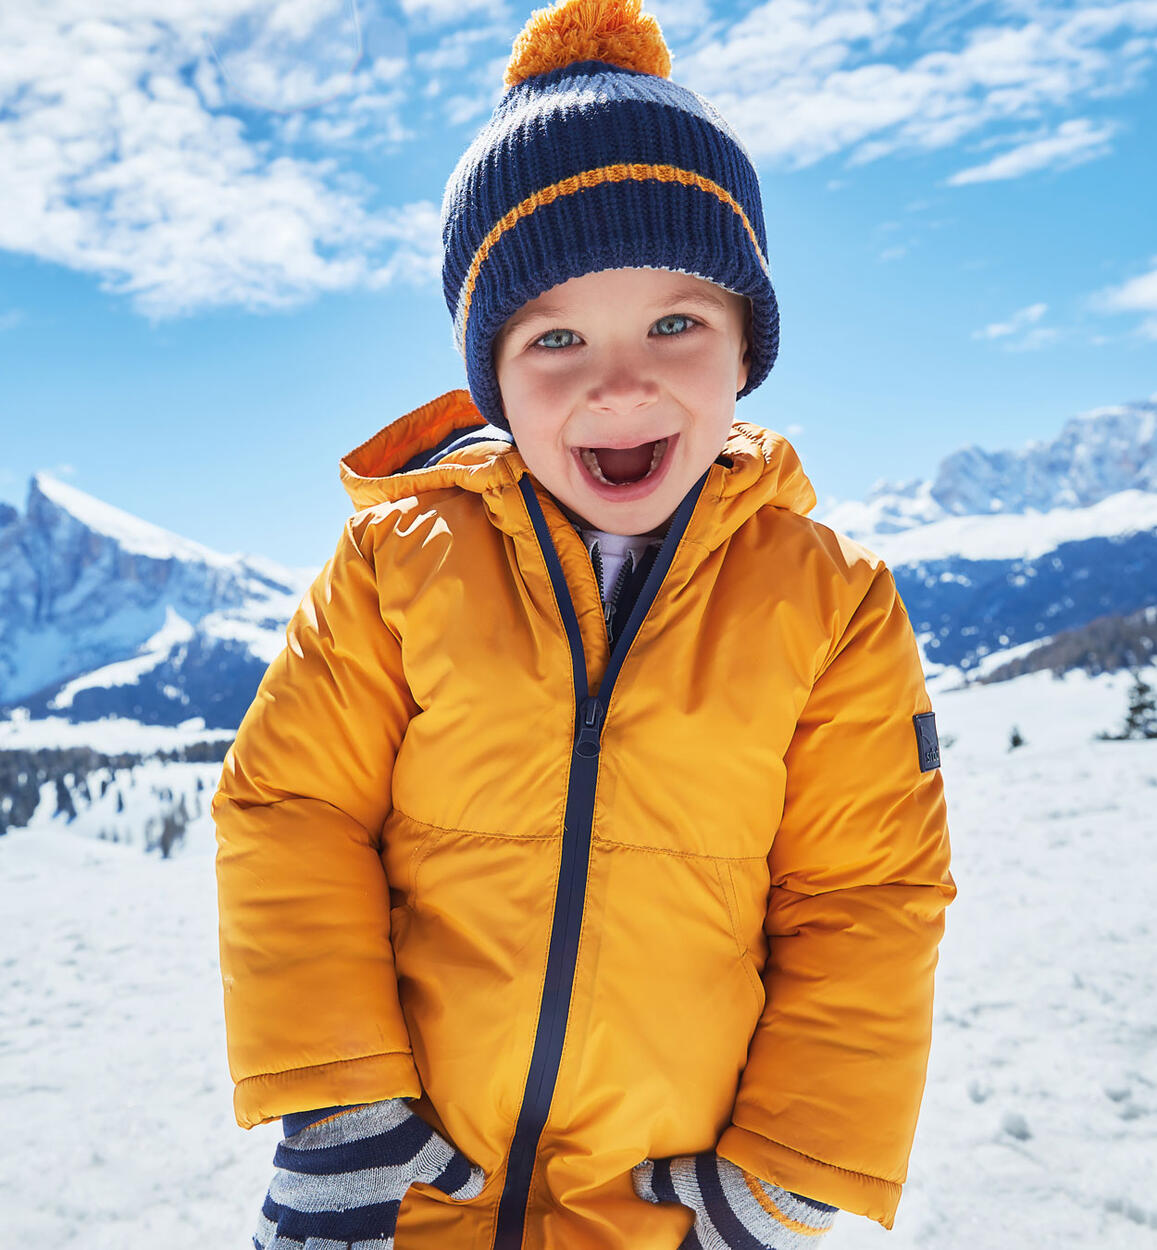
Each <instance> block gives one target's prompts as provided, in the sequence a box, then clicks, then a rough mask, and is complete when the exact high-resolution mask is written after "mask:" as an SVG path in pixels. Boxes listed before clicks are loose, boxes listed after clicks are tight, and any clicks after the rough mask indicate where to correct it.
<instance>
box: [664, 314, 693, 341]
mask: <svg viewBox="0 0 1157 1250" xmlns="http://www.w3.org/2000/svg"><path fill="white" fill-rule="evenodd" d="M693 324H694V322H692V320H691V318H690V317H684V316H683V315H682V314H681V313H671V314H670V315H669V316H666V317H660V318H659V320H658V321H656V322H655V328H656V329H657V330H658V332H659V334H661V335H665V336H666V337H667V338H671V337H673V336H674V335H676V334H683V333H684V332H685V330H686V329H687V328H688V327H689V326H691V325H693Z"/></svg>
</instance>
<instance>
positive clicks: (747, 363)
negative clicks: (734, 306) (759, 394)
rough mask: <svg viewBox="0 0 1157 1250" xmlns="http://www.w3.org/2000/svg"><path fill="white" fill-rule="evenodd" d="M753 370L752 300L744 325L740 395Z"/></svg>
mask: <svg viewBox="0 0 1157 1250" xmlns="http://www.w3.org/2000/svg"><path fill="white" fill-rule="evenodd" d="M750 370H751V300H748V301H747V317H746V319H745V321H744V323H743V338H742V340H741V341H740V356H739V384H738V386H736V388H735V393H736V394H737V395H738V394H739V392H740V391H741V390H743V388H744V387H745V386H746V385H747V375H748V373H749V372H750Z"/></svg>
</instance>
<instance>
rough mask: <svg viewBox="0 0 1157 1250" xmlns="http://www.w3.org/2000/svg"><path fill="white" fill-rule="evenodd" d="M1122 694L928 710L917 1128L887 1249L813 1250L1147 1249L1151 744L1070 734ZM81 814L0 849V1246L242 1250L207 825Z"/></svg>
mask: <svg viewBox="0 0 1157 1250" xmlns="http://www.w3.org/2000/svg"><path fill="white" fill-rule="evenodd" d="M1152 676H1154V678H1155V679H1157V673H1154V674H1152ZM1127 684H1128V679H1127V677H1125V676H1124V675H1119V676H1117V677H1113V678H1098V679H1089V678H1086V677H1085V676H1084V675H1083V674H1079V673H1078V674H1070V675H1069V676H1068V677H1067V678H1065V679H1064V680H1056V679H1053V678H1052V677H1051V676H1049V675H1047V674H1034V675H1032V676H1030V677H1026V678H1021V679H1018V680H1017V681H1013V682H1008V683H1004V684H1002V685H998V686H990V687H979V688H973V689H969V690H966V691H960V692H955V693H949V694H944V695H941V696H940V697H939V699H938V700H937V711H938V718H939V721H940V730H941V736H942V738H943V739H944V740H945V741H946V742H947V741H949V740H952V745H950V746H946V749H945V752H944V758H945V765H944V772H945V781H946V784H947V786H948V794H949V802H950V815H951V826H952V835H953V843H954V848H955V862H954V873H955V876H956V880H957V883H958V885H959V888H960V896H959V898H958V899H957V901H956V902H955V903H954V904H953V906H952V907H951V908H950V909H949V913H948V932H947V936H946V938H945V941H944V945H943V948H942V959H941V966H940V975H939V983H938V994H937V1002H936V1008H935V1022H936V1024H935V1040H934V1045H933V1053H932V1060H931V1065H930V1070H929V1078H928V1088H927V1093H926V1096H925V1101H924V1110H923V1114H922V1117H921V1122H920V1128H919V1131H918V1134H917V1139H916V1145H915V1149H914V1151H913V1156H912V1165H911V1171H910V1178H909V1183H908V1185H907V1186H906V1188H905V1194H904V1198H903V1200H902V1201H901V1204H900V1211H899V1215H898V1218H897V1222H896V1228H895V1230H894V1231H893V1232H892V1233H885V1232H884V1231H883V1230H882V1229H880V1228H879V1227H878V1226H876V1225H873V1224H870V1223H869V1222H868V1221H866V1220H863V1219H860V1218H858V1217H853V1216H849V1215H841V1216H840V1217H839V1219H838V1220H837V1223H836V1227H835V1229H834V1231H833V1233H832V1235H831V1236H830V1238H829V1239H828V1241H827V1242H826V1243H825V1244H826V1245H828V1246H830V1247H831V1250H869V1248H872V1247H889V1248H890V1250H916V1248H919V1250H1025V1247H1029V1246H1033V1247H1036V1246H1040V1247H1044V1248H1045V1250H1078V1248H1079V1250H1088V1248H1089V1247H1094V1246H1095V1247H1097V1250H1149V1248H1157V1186H1155V1185H1154V1179H1155V1167H1154V1162H1155V1160H1157V960H1154V958H1153V952H1154V949H1155V944H1154V939H1155V923H1157V922H1155V918H1154V917H1155V911H1154V907H1153V899H1154V898H1157V856H1155V854H1154V834H1155V832H1157V822H1155V820H1154V811H1155V810H1157V742H1145V743H1108V742H1094V741H1092V740H1091V736H1092V734H1093V733H1094V732H1095V731H1096V730H1099V729H1113V728H1115V727H1116V726H1117V724H1118V723H1119V721H1120V718H1121V713H1122V709H1123V707H1124V690H1125V687H1126V685H1127ZM1014 724H1016V725H1017V726H1018V727H1019V728H1020V730H1021V732H1022V734H1023V735H1024V737H1025V739H1026V745H1025V746H1024V747H1022V748H1020V749H1019V750H1016V751H1013V752H1010V751H1008V749H1007V745H1006V744H1007V740H1008V735H1009V731H1010V729H1011V727H1012V726H1013V725H1014ZM169 767H170V768H173V769H185V770H195V769H198V768H199V769H201V770H202V772H203V773H204V775H205V776H207V777H210V778H211V777H213V776H214V775H215V771H216V770H215V766H210V765H201V766H194V765H172V766H169ZM157 768H158V769H159V768H160V766H159V765H158V766H157ZM195 775H197V774H196V773H195V772H189V773H187V775H186V774H181V776H182V777H183V778H184V780H183V781H180V782H178V781H177V779H176V775H175V774H171V773H168V772H162V773H161V774H159V776H160V777H162V778H163V777H173V778H174V780H173V781H172V782H171V783H170V784H172V786H173V788H174V790H181V791H183V792H187V791H188V790H189V784H188V783H189V778H190V777H192V776H195ZM157 780H158V779H157V778H150V777H146V776H145V775H144V774H143V773H142V775H141V780H140V781H139V782H138V787H137V788H138V789H141V788H142V787H144V788H147V787H148V786H149V785H152V784H155V783H156V782H157ZM130 808H131V804H130ZM45 810H46V811H47V810H48V805H47V804H46V806H45ZM129 814H130V815H131V810H130V813H129ZM92 819H93V820H94V821H95V820H96V819H97V818H96V817H95V816H93V818H92ZM101 819H103V817H102V818H101ZM84 820H85V817H84V816H82V817H81V818H80V820H78V822H77V823H76V824H74V825H73V826H71V827H68V828H65V827H62V826H60V825H59V824H57V823H56V822H53V821H48V820H45V819H41V820H38V821H36V822H34V823H33V825H32V826H31V827H30V828H29V829H27V830H17V831H15V832H13V833H10V834H9V835H8V836H6V837H3V838H0V913H2V914H3V915H4V917H5V942H4V951H3V953H2V955H0V962H2V964H3V977H2V980H0V1054H2V1055H3V1068H2V1076H0V1100H2V1107H0V1117H2V1119H3V1123H4V1124H5V1125H6V1126H9V1131H8V1132H5V1133H3V1134H0V1211H2V1212H3V1226H4V1242H3V1244H5V1245H12V1246H21V1247H34V1248H36V1250H40V1248H41V1247H43V1248H44V1250H50V1248H51V1250H155V1248H156V1247H158V1246H163V1247H164V1248H165V1250H206V1248H207V1247H212V1248H213V1250H227V1248H229V1247H237V1248H238V1250H240V1247H242V1246H245V1245H247V1244H248V1238H249V1235H250V1232H251V1231H252V1227H253V1225H254V1222H255V1217H256V1212H257V1210H258V1208H259V1206H260V1202H261V1199H262V1196H263V1194H264V1192H265V1186H266V1184H267V1182H268V1179H269V1174H270V1161H271V1158H272V1154H273V1149H274V1146H275V1145H276V1142H277V1139H278V1137H279V1133H278V1131H277V1128H276V1127H275V1126H273V1125H266V1126H262V1127H261V1128H259V1129H255V1130H253V1131H252V1132H251V1133H245V1132H243V1131H242V1130H241V1129H239V1128H237V1127H236V1125H235V1124H234V1122H233V1119H232V1114H231V1110H230V1097H231V1084H230V1081H229V1077H228V1073H227V1071H226V1066H225V1046H224V1035H223V1022H222V1012H221V989H220V983H219V980H218V975H219V974H218V967H217V944H216V914H215V893H214V879H213V864H212V845H213V840H212V830H211V828H210V826H209V823H208V819H207V817H206V816H205V815H204V813H202V815H201V817H199V818H198V819H197V820H195V821H194V822H193V824H192V826H191V827H190V830H189V836H188V842H187V845H186V846H185V848H184V849H183V851H181V852H180V853H179V854H178V855H177V856H175V857H174V858H173V859H171V860H169V861H161V860H160V859H158V858H157V857H156V856H155V855H149V856H146V855H144V854H142V852H141V850H140V847H139V845H138V846H125V845H113V844H110V843H103V842H99V841H95V840H93V837H92V835H93V834H94V833H95V832H96V825H95V824H94V825H90V826H88V827H86V826H85V825H84V823H83V822H84ZM399 1250H405V1247H400V1248H399ZM672 1250H674V1248H672Z"/></svg>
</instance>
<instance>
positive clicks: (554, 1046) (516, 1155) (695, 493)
mask: <svg viewBox="0 0 1157 1250" xmlns="http://www.w3.org/2000/svg"><path fill="white" fill-rule="evenodd" d="M706 481H707V474H706V473H704V474H703V476H702V477H701V478H700V479H699V480H698V482H696V483H695V485H694V486H692V487H691V489H690V490H689V491H688V492H687V494H686V495H685V496H684V498H683V502H682V503H681V504H680V505H679V507H678V508H677V509H676V510H675V515H674V516H673V517H672V518H671V524H670V527H669V528H668V530H667V536H666V537H665V538H664V539H663V545H662V546H661V547H660V548H659V553H658V555H657V556H656V557H655V563H654V564H653V565H652V566H651V571H650V573H649V574H648V575H647V580H646V581H645V582H644V583H643V588H642V589H641V590H640V591H639V597H638V598H637V599H636V600H635V604H634V607H633V608H632V609H631V613H630V615H629V616H628V617H627V621H626V624H625V625H624V626H623V632H622V633H621V634H620V635H619V638H618V641H617V642H616V643H615V645H614V647H613V649H612V650H611V655H610V659H609V661H608V663H607V671H606V673H605V675H604V676H603V680H602V683H601V684H600V686H599V689H598V690H597V691H596V692H595V693H594V694H590V693H588V691H587V669H586V656H585V654H584V652H583V644H582V635H581V633H580V632H579V625H578V617H577V616H576V615H575V610H574V603H573V601H572V599H571V595H570V589H569V587H568V586H567V584H566V578H565V577H564V576H563V571H562V565H561V564H560V563H559V558H558V552H557V551H556V550H555V547H554V542H553V540H552V539H551V536H550V530H549V528H548V526H547V523H546V517H545V516H543V512H542V507H541V505H540V504H539V502H538V497H537V496H536V495H535V493H534V485H533V483H532V481H531V478H530V476H529V475H528V474H524V475H523V476H522V478H521V479H520V480H519V483H518V489H519V491H520V492H521V493H522V497H523V500H524V501H525V503H526V510H527V513H528V514H529V516H530V521H531V524H532V525H533V526H534V533H535V536H536V537H537V539H538V545H539V547H540V548H541V549H542V555H543V559H544V560H545V561H546V567H547V571H548V572H549V574H550V581H551V585H552V586H553V588H554V594H555V598H556V599H557V601H558V607H559V612H560V613H561V615H562V623H563V628H564V629H565V630H566V637H567V642H568V644H569V645H570V657H571V670H572V676H573V681H574V697H575V709H576V714H575V735H574V745H573V747H572V751H573V755H572V759H571V767H570V777H569V780H568V782H567V795H566V814H565V816H564V818H563V837H562V856H561V861H560V864H559V872H558V888H557V891H556V893H555V901H554V917H553V920H552V922H551V931H550V946H549V949H548V952H547V958H546V976H545V978H544V982H543V988H542V1002H541V1004H540V1006H539V1011H538V1028H537V1030H536V1032H535V1036H534V1048H533V1050H532V1051H531V1057H530V1071H529V1073H528V1075H527V1080H526V1089H525V1090H524V1091H523V1095H522V1106H521V1108H520V1109H519V1112H518V1121H517V1123H516V1125H515V1129H514V1137H513V1140H512V1141H511V1143H510V1158H509V1160H508V1162H507V1167H506V1183H505V1185H504V1186H503V1189H502V1197H501V1198H500V1199H499V1202H498V1221H497V1225H496V1228H495V1234H494V1250H521V1247H522V1238H523V1233H524V1229H525V1224H526V1204H527V1201H528V1199H529V1197H530V1183H531V1179H532V1177H533V1175H534V1164H535V1159H536V1156H537V1154H538V1143H539V1139H540V1138H541V1137H542V1131H543V1129H544V1128H545V1127H546V1120H547V1116H548V1115H549V1114H550V1104H551V1100H552V1098H553V1097H554V1087H555V1082H556V1081H557V1080H558V1068H559V1063H560V1062H561V1059H562V1046H563V1040H564V1038H565V1037H566V1025H567V1017H568V1016H569V1014H570V996H571V990H572V989H573V987H574V971H575V963H576V961H577V959H578V945H579V933H580V932H581V930H582V918H583V908H584V904H585V900H586V888H587V869H588V865H589V861H590V845H591V826H592V824H593V822H594V813H595V787H596V785H597V783H598V776H599V750H600V748H601V742H602V733H603V724H604V722H605V720H606V715H607V708H608V707H609V706H610V701H611V695H612V693H613V691H614V685H615V680H616V679H617V677H618V675H619V670H620V669H621V668H622V666H623V660H624V659H626V655H627V652H628V651H629V650H630V649H631V644H632V643H633V642H634V640H635V635H636V634H637V633H638V632H639V627H640V626H641V625H642V623H643V620H644V618H645V617H646V615H647V612H648V611H649V610H650V607H651V604H652V603H653V602H654V600H655V597H656V595H657V594H658V593H659V587H660V586H661V585H662V582H663V579H664V577H666V575H667V570H668V569H669V568H670V567H671V562H672V560H674V558H675V551H676V548H677V547H678V546H679V542H680V540H681V539H682V537H683V534H684V532H685V531H686V529H687V525H688V522H689V521H690V520H691V514H692V512H693V511H694V510H695V505H696V503H697V502H698V500H699V495H700V493H701V492H702V490H703V485H704V483H705V482H706Z"/></svg>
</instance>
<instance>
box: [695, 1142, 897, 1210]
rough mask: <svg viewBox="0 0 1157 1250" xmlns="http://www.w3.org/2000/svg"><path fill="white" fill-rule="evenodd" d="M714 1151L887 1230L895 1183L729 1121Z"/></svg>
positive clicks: (756, 1173)
mask: <svg viewBox="0 0 1157 1250" xmlns="http://www.w3.org/2000/svg"><path fill="white" fill-rule="evenodd" d="M715 1153H716V1154H717V1155H719V1156H720V1157H721V1158H723V1159H727V1160H729V1161H730V1162H732V1163H734V1164H735V1165H736V1166H737V1167H741V1168H742V1169H743V1170H744V1171H745V1172H749V1173H750V1174H751V1175H752V1176H757V1177H759V1179H760V1180H764V1181H769V1182H770V1183H771V1184H773V1185H778V1186H779V1187H780V1188H781V1189H786V1190H789V1191H790V1192H791V1193H795V1194H801V1195H804V1196H806V1197H808V1198H811V1199H813V1200H814V1201H815V1202H826V1203H828V1204H829V1205H831V1206H833V1207H839V1208H840V1210H841V1211H850V1212H851V1213H852V1214H853V1215H866V1216H867V1217H868V1219H870V1220H876V1221H877V1222H878V1223H880V1224H883V1226H884V1227H885V1228H891V1227H892V1222H893V1220H894V1219H895V1218H896V1207H897V1205H898V1204H899V1202H900V1186H899V1185H898V1184H897V1183H896V1182H895V1181H886V1180H884V1179H883V1178H882V1177H879V1176H869V1175H867V1174H866V1173H864V1172H849V1171H847V1170H846V1169H845V1168H838V1167H835V1166H834V1165H832V1164H830V1163H824V1162H822V1161H821V1160H819V1159H812V1158H809V1157H808V1156H807V1155H802V1154H800V1153H799V1152H798V1151H795V1150H792V1149H790V1148H789V1147H787V1146H781V1145H780V1144H779V1142H773V1141H769V1140H768V1139H767V1138H766V1137H760V1136H759V1134H758V1133H752V1132H750V1131H749V1130H747V1129H744V1128H738V1127H737V1126H736V1125H734V1124H733V1125H731V1127H730V1128H728V1129H727V1130H726V1131H725V1132H724V1134H723V1136H722V1137H721V1138H720V1139H719V1144H718V1145H717V1146H716V1147H715Z"/></svg>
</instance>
